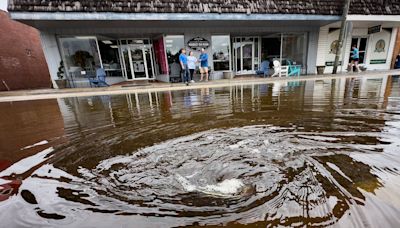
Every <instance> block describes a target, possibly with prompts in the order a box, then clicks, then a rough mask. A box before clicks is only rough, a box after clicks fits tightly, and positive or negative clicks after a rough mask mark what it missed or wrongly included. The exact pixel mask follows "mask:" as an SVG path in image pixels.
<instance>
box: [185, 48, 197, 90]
mask: <svg viewBox="0 0 400 228" xmlns="http://www.w3.org/2000/svg"><path fill="white" fill-rule="evenodd" d="M187 59H188V68H189V73H190V83H194V80H193V75H194V71H195V70H196V63H197V58H196V57H195V56H193V52H192V51H191V52H189V56H188V57H187Z"/></svg>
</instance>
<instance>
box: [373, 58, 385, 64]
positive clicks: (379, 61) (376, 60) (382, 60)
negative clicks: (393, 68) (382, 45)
mask: <svg viewBox="0 0 400 228" xmlns="http://www.w3.org/2000/svg"><path fill="white" fill-rule="evenodd" d="M370 64H386V59H373V60H371V61H370Z"/></svg>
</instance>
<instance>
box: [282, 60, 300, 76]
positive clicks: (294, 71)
mask: <svg viewBox="0 0 400 228" xmlns="http://www.w3.org/2000/svg"><path fill="white" fill-rule="evenodd" d="M286 62H287V64H288V76H289V77H290V76H300V74H301V65H293V63H292V62H291V61H289V60H287V61H286Z"/></svg>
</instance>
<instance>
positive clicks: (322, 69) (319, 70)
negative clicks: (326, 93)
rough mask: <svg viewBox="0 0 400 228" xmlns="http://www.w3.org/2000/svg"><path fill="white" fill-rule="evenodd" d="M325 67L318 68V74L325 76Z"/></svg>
mask: <svg viewBox="0 0 400 228" xmlns="http://www.w3.org/2000/svg"><path fill="white" fill-rule="evenodd" d="M324 72H325V66H317V74H319V75H320V74H324Z"/></svg>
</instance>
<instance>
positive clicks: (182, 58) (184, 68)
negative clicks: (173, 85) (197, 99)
mask: <svg viewBox="0 0 400 228" xmlns="http://www.w3.org/2000/svg"><path fill="white" fill-rule="evenodd" d="M179 62H180V64H181V68H182V73H183V82H184V83H186V85H189V67H188V59H187V56H186V50H185V48H182V49H181V54H180V55H179Z"/></svg>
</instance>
